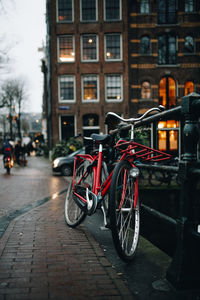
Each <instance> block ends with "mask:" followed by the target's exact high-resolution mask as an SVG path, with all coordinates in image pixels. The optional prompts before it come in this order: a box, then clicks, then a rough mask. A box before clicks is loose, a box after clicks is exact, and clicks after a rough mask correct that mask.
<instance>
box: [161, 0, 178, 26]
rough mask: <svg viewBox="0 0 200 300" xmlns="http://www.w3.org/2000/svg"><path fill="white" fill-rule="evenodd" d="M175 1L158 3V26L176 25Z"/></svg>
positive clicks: (168, 0) (163, 0)
mask: <svg viewBox="0 0 200 300" xmlns="http://www.w3.org/2000/svg"><path fill="white" fill-rule="evenodd" d="M176 23H177V10H176V0H159V1H158V24H176Z"/></svg>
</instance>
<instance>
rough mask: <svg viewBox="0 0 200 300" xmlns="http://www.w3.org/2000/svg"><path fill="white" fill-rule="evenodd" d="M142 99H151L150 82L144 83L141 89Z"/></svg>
mask: <svg viewBox="0 0 200 300" xmlns="http://www.w3.org/2000/svg"><path fill="white" fill-rule="evenodd" d="M141 98H142V99H150V98H151V84H150V82H148V81H143V83H142V87H141Z"/></svg>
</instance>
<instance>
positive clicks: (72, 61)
mask: <svg viewBox="0 0 200 300" xmlns="http://www.w3.org/2000/svg"><path fill="white" fill-rule="evenodd" d="M67 36H68V37H69V36H71V37H72V46H73V50H72V51H73V53H74V60H69V61H65V60H61V59H60V38H62V37H67ZM57 53H58V57H57V60H58V62H59V63H64V64H65V63H67V64H69V63H74V62H75V37H74V35H73V34H65V35H59V36H58V37H57Z"/></svg>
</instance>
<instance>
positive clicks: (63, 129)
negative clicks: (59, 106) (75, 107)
mask: <svg viewBox="0 0 200 300" xmlns="http://www.w3.org/2000/svg"><path fill="white" fill-rule="evenodd" d="M73 136H75V128H74V116H61V117H60V140H63V141H64V140H65V141H66V140H68V139H69V138H70V137H73Z"/></svg>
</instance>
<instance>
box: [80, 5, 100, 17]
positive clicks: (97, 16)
mask: <svg viewBox="0 0 200 300" xmlns="http://www.w3.org/2000/svg"><path fill="white" fill-rule="evenodd" d="M95 1H96V16H95V20H83V19H82V0H80V21H81V22H97V21H98V0H95Z"/></svg>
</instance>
